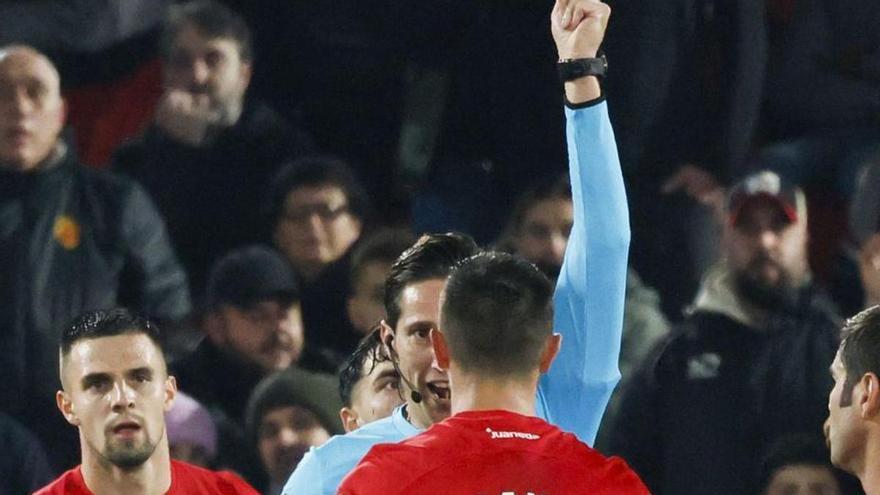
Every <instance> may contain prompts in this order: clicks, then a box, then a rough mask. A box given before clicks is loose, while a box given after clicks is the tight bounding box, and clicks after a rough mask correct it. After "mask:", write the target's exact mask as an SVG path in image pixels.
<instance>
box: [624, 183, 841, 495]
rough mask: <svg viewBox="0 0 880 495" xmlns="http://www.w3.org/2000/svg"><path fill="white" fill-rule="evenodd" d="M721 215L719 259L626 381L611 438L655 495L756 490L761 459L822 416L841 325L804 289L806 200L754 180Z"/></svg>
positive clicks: (824, 301) (807, 284)
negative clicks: (686, 311) (684, 312)
mask: <svg viewBox="0 0 880 495" xmlns="http://www.w3.org/2000/svg"><path fill="white" fill-rule="evenodd" d="M728 212H729V217H728V219H729V222H728V223H727V226H726V228H725V239H724V241H725V249H726V255H727V256H726V258H725V260H724V261H723V262H722V263H720V264H719V265H718V266H716V267H715V268H714V269H713V270H710V271H709V273H707V275H706V276H705V278H704V280H703V283H702V287H701V290H700V292H699V294H698V296H697V299H696V301H695V304H694V308H693V311H692V313H691V314H690V315H689V317H688V318H687V320H686V321H685V322H684V323H683V324H682V325H681V327H680V328H678V329H677V331H676V332H674V334H673V336H672V337H671V338H670V339H669V340H668V341H666V342H664V343H661V345H660V346H659V347H658V348H657V350H656V354H655V355H654V356H653V357H652V358H649V360H648V361H647V362H646V363H645V366H644V367H643V368H642V369H641V370H640V371H639V372H638V373H637V375H636V376H635V377H634V379H633V382H632V383H631V386H630V388H629V390H627V391H626V393H625V394H624V399H623V404H622V405H621V411H620V415H619V417H618V421H617V423H616V429H615V431H614V432H613V433H612V435H611V451H612V452H613V453H615V454H620V455H622V456H623V457H624V458H625V459H626V460H627V461H628V462H630V464H631V465H632V466H633V468H634V469H635V470H636V471H637V472H638V473H639V474H641V475H642V476H643V479H644V480H645V482H646V483H647V484H648V485H649V487H650V488H651V489H652V492H653V493H658V494H662V495H674V494H688V495H691V494H704V493H706V494H708V493H711V494H742V493H756V492H755V488H756V487H755V486H754V483H755V482H756V477H757V475H758V471H759V467H760V466H759V461H760V459H759V458H760V455H759V453H761V452H764V451H765V450H766V447H767V446H768V445H769V444H770V443H772V442H773V440H774V439H775V438H778V437H779V436H781V435H785V434H790V433H798V432H804V433H815V432H817V431H820V428H821V427H822V423H823V421H824V419H825V417H826V415H827V400H826V397H827V394H828V391H829V390H830V388H831V386H832V382H831V378H830V376H829V374H828V366H829V365H830V364H831V362H832V360H833V359H834V354H835V352H836V350H837V328H838V323H839V320H838V318H837V315H836V313H835V310H834V309H833V306H832V303H831V302H830V300H829V299H828V298H827V297H826V296H824V295H823V294H821V293H820V292H819V291H818V290H817V288H816V287H815V286H814V285H813V284H812V283H811V281H810V272H809V268H808V264H807V257H806V243H807V233H806V223H807V222H806V220H807V219H806V206H805V200H804V196H803V194H802V192H801V191H800V190H798V189H793V188H790V187H787V185H786V184H785V183H783V182H782V181H781V179H780V178H779V176H777V175H775V174H773V173H770V172H760V173H757V174H754V175H752V176H749V177H747V178H746V179H745V180H744V181H743V182H742V183H741V184H739V185H738V186H737V187H736V188H734V190H733V192H732V193H731V196H730V198H729V200H728Z"/></svg>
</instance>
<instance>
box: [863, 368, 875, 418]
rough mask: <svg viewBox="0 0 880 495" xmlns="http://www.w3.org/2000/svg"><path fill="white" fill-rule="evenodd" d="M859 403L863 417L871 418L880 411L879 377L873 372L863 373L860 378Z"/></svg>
mask: <svg viewBox="0 0 880 495" xmlns="http://www.w3.org/2000/svg"><path fill="white" fill-rule="evenodd" d="M859 385H860V387H859V388H860V389H861V393H860V394H859V405H860V406H861V409H862V417H863V418H871V417H874V416H876V415H877V413H878V412H880V379H878V378H877V375H876V374H874V373H870V372H869V373H865V374H864V375H862V379H861V380H860V384H859Z"/></svg>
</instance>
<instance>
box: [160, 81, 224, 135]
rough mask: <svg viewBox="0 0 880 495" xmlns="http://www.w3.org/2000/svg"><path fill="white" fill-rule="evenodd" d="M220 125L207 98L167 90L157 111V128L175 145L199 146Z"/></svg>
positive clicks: (217, 115) (217, 116)
mask: <svg viewBox="0 0 880 495" xmlns="http://www.w3.org/2000/svg"><path fill="white" fill-rule="evenodd" d="M219 121H220V114H219V112H218V111H217V110H216V109H214V108H213V107H212V105H211V101H210V98H209V97H208V95H202V94H193V93H189V92H186V91H181V90H176V89H172V90H168V91H167V92H166V93H165V95H163V96H162V99H161V101H160V102H159V105H158V107H157V108H156V125H157V126H159V128H160V129H162V130H163V131H164V132H165V133H166V134H168V135H169V136H170V137H171V138H172V139H174V140H175V141H180V142H182V143H185V144H188V145H190V146H200V145H201V144H202V143H204V141H205V139H206V138H207V136H208V131H209V129H210V128H211V127H212V126H213V125H215V124H217V123H218V122H219Z"/></svg>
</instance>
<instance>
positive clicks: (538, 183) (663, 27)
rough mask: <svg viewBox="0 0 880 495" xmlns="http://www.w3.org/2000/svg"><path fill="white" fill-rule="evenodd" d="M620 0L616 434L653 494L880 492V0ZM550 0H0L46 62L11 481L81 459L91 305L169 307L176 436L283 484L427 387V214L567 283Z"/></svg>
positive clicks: (8, 137)
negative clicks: (412, 383) (843, 394)
mask: <svg viewBox="0 0 880 495" xmlns="http://www.w3.org/2000/svg"><path fill="white" fill-rule="evenodd" d="M608 3H609V4H610V5H611V7H612V11H613V12H614V13H613V16H612V17H613V20H612V22H611V23H610V24H609V29H608V34H607V36H606V42H605V48H604V51H605V53H606V54H607V57H608V60H609V65H610V72H609V75H608V76H607V78H606V79H604V80H603V91H604V92H605V95H606V96H607V98H608V102H609V103H608V105H609V109H610V112H611V120H612V124H613V126H614V129H615V134H616V139H617V144H618V148H619V153H620V157H621V164H622V167H623V171H624V175H625V178H626V181H627V192H628V199H629V207H630V212H631V224H632V231H633V240H632V243H631V256H630V269H629V273H628V277H627V290H626V306H625V316H624V331H623V341H622V345H621V357H620V369H621V374H622V381H621V384H620V385H619V387H618V389H617V390H616V391H615V394H614V396H613V398H612V402H611V404H610V405H609V408H608V410H607V412H606V415H605V417H604V419H603V425H602V427H601V429H600V433H599V438H598V440H597V442H596V447H597V448H598V449H599V450H601V451H602V452H604V453H608V454H614V455H620V456H622V457H623V458H624V459H625V460H626V461H627V462H628V463H629V464H630V465H631V466H632V467H633V469H634V470H635V471H636V472H637V473H639V475H640V476H641V477H642V478H643V479H644V481H645V483H646V484H647V485H648V486H649V487H650V488H651V489H652V491H654V492H656V493H661V494H686V493H731V494H733V493H738V494H742V493H771V494H772V493H783V492H781V491H780V492H773V491H772V490H771V488H772V487H773V486H774V483H776V484H777V485H780V484H784V480H781V478H779V476H783V475H785V474H786V471H785V468H786V466H791V465H797V466H809V467H811V468H812V469H813V472H812V474H813V475H815V476H816V479H818V480H820V481H824V482H825V485H824V486H826V487H827V489H828V490H832V491H827V492H823V493H858V491H857V488H852V487H851V480H848V479H846V478H845V477H844V476H843V475H842V474H840V473H839V472H836V471H834V470H832V468H831V466H830V463H829V462H828V461H827V459H828V456H827V453H826V452H825V451H824V441H823V439H822V424H823V422H824V421H825V418H826V416H827V410H828V405H827V396H828V391H829V390H830V389H831V387H832V384H833V381H832V379H831V376H830V375H829V373H828V367H829V366H830V364H831V362H832V360H833V358H834V355H835V352H836V350H837V344H838V342H839V337H838V331H839V329H840V326H841V322H842V319H843V318H844V317H846V316H849V315H852V314H853V313H855V312H857V311H858V310H860V309H862V308H864V307H868V306H871V305H874V304H878V303H880V234H878V232H880V202H878V197H880V180H878V177H880V31H878V30H876V29H875V26H877V25H880V5H878V4H876V2H870V1H867V0H857V1H851V2H846V3H845V5H844V4H841V3H839V2H832V1H830V0H764V1H759V0H747V1H740V2H721V1H715V0H674V1H672V2H670V1H669V0H663V1H661V0H643V1H641V2H638V3H637V4H636V3H633V2H624V1H613V2H608ZM548 11H549V6H548V5H544V4H543V3H542V2H502V1H495V0H491V1H489V0H487V1H481V2H448V1H436V2H429V3H428V4H425V5H418V6H415V5H403V4H402V3H401V2H394V1H383V0H366V1H365V0H360V1H356V2H355V1H347V0H344V1H342V2H324V1H312V2H283V5H282V4H279V3H275V2H272V3H269V2H244V1H235V0H227V1H224V2H219V3H213V2H198V3H178V2H172V1H157V0H146V1H140V0H126V1H112V2H93V1H65V2H61V1H49V0H43V1H35V2H9V3H2V4H0V47H3V46H6V47H12V46H18V48H16V50H18V51H19V53H24V54H25V56H22V57H20V59H21V60H26V62H21V63H20V65H21V66H24V67H26V68H27V69H28V70H33V71H34V73H35V74H37V75H38V77H36V82H33V83H32V84H31V86H28V90H27V94H26V95H20V94H18V93H17V92H16V91H18V90H17V89H13V86H12V85H11V84H10V83H9V81H10V80H11V79H10V78H12V77H16V75H17V74H18V73H17V72H15V71H16V70H19V69H20V67H19V66H18V65H15V64H13V63H9V62H7V63H6V65H5V66H4V65H3V64H2V55H0V132H2V134H0V369H2V370H3V371H4V377H5V379H4V380H2V381H0V451H2V452H11V451H15V452H21V453H22V454H21V455H16V456H14V457H13V456H5V455H0V480H2V479H8V480H10V481H9V482H8V484H9V486H4V485H3V482H2V481H0V493H6V491H4V490H7V491H8V492H9V493H29V490H32V489H35V488H37V487H39V486H42V485H43V484H45V483H46V482H48V481H50V480H51V479H53V478H54V477H55V476H56V475H57V474H58V473H60V472H61V471H63V470H65V469H68V468H70V467H71V466H73V465H75V464H76V463H77V462H78V459H79V457H78V454H79V449H78V447H79V443H78V440H77V436H76V431H75V428H73V427H71V426H70V425H68V424H67V423H66V422H65V421H64V419H63V417H62V416H61V415H60V414H59V413H58V411H57V409H56V407H55V403H54V402H55V399H54V397H55V391H56V390H57V389H58V388H59V381H58V376H57V372H58V364H57V355H58V354H57V353H58V347H57V346H58V331H59V329H60V328H61V326H62V325H64V324H65V323H67V322H68V321H69V320H70V319H72V318H74V317H75V316H76V315H78V314H79V313H81V312H82V311H84V310H87V309H94V308H100V307H109V306H113V305H127V306H129V307H131V308H133V309H135V310H137V311H140V312H143V313H145V314H148V315H149V316H151V317H153V318H156V319H158V320H159V321H160V322H161V324H162V328H163V330H164V337H165V339H166V342H165V344H166V352H167V353H168V356H169V358H170V362H171V368H172V371H173V374H174V375H175V376H176V377H177V380H178V383H179V386H180V390H181V391H182V392H183V394H182V396H181V397H178V399H177V401H176V403H175V406H174V409H172V410H171V411H170V412H169V413H168V417H167V422H168V436H169V440H170V443H171V448H172V453H173V455H174V456H176V457H177V458H180V459H187V460H189V461H191V462H195V463H198V464H201V465H205V466H210V467H212V468H226V469H232V470H234V471H236V472H238V473H240V474H242V475H243V476H244V477H245V478H246V479H247V480H248V481H250V482H251V483H252V484H253V485H254V486H257V487H258V488H260V489H261V490H263V491H264V492H265V493H272V494H276V493H280V491H281V488H282V486H283V484H284V482H285V481H286V480H287V478H288V477H289V476H290V473H291V472H292V471H293V469H294V468H295V466H296V463H297V462H298V461H299V459H301V458H302V456H303V454H304V453H305V451H306V450H308V448H310V447H312V446H318V445H321V444H322V443H323V442H325V441H326V440H327V439H328V438H329V437H330V436H331V435H334V434H337V433H342V432H345V431H351V430H353V429H355V428H357V427H359V426H362V425H363V424H365V423H367V422H369V421H371V420H373V419H378V418H380V417H383V416H387V415H388V414H389V413H390V411H391V409H393V408H394V407H395V406H397V405H398V404H400V403H401V401H402V399H401V397H400V395H399V394H398V393H397V381H396V380H397V378H396V370H395V369H394V367H393V366H392V365H391V363H389V362H387V361H383V360H382V359H379V358H377V356H378V355H379V354H381V344H380V343H379V342H378V340H377V337H376V333H375V332H374V327H375V325H376V323H377V322H378V321H379V320H381V319H382V318H384V317H385V314H384V297H385V290H384V281H385V276H386V274H387V273H388V271H389V269H390V267H391V265H392V263H393V262H394V260H396V259H397V258H398V256H399V255H400V254H401V253H403V252H404V251H405V250H406V249H407V248H408V247H409V246H411V245H412V244H413V243H414V242H415V241H416V239H417V238H418V234H421V233H424V232H446V231H459V232H464V233H467V234H469V235H471V236H472V237H473V238H475V239H476V240H477V241H478V242H479V243H480V244H481V245H484V246H487V247H494V248H496V249H499V250H505V251H508V252H512V253H515V254H518V255H520V256H522V257H524V258H526V259H527V260H529V261H531V262H533V263H535V264H536V265H537V266H538V267H539V268H541V270H542V271H543V272H544V273H545V274H547V275H548V276H549V277H551V279H553V278H555V277H556V276H557V275H558V273H559V269H560V267H561V265H562V260H563V256H564V255H565V250H566V244H567V239H568V235H569V232H570V230H571V227H572V223H573V215H574V213H573V208H572V193H571V189H570V186H569V181H568V176H567V175H566V174H565V170H566V154H565V134H564V119H563V114H562V108H563V107H562V96H561V90H560V83H559V81H558V79H557V77H556V74H555V68H554V65H553V61H554V58H553V53H554V49H553V44H552V40H551V38H550V36H549V33H548V29H547V25H548V19H547V12H548ZM19 45H28V46H30V47H33V48H32V49H30V48H22V47H21V46H19ZM33 50H38V51H39V52H42V53H44V54H46V56H47V57H48V58H47V59H43V58H42V56H41V55H39V53H37V52H36V51H33ZM50 61H51V62H50ZM56 68H57V72H56ZM59 81H60V85H61V88H62V95H63V97H64V100H63V102H62V100H61V99H60V98H53V97H52V95H51V88H52V86H53V85H56V87H57V85H58V84H59ZM23 116H26V117H27V119H31V120H32V121H33V122H36V124H35V125H33V126H31V124H30V123H27V124H22V123H20V122H24V121H25V117H23ZM32 116H33V117H32ZM31 120H28V121H27V122H31ZM595 215H602V212H601V211H597V212H595ZM588 221H589V220H588ZM591 261H593V262H599V263H601V260H591ZM25 468H26V469H25ZM6 473H16V476H17V478H15V479H18V480H20V483H21V484H19V485H15V484H12V483H13V482H14V481H13V477H12V475H11V474H10V475H9V477H6ZM788 474H790V473H788ZM799 475H800V474H799ZM783 477H784V476H783ZM795 477H797V476H795ZM777 489H778V488H777ZM853 490H856V491H853Z"/></svg>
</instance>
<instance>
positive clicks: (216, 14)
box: [113, 0, 312, 296]
mask: <svg viewBox="0 0 880 495" xmlns="http://www.w3.org/2000/svg"><path fill="white" fill-rule="evenodd" d="M251 38H252V36H251V32H250V30H249V29H248V26H247V25H246V24H245V21H244V19H242V18H241V17H240V16H239V15H237V14H236V13H235V12H233V11H232V10H230V9H229V8H227V7H225V6H224V5H223V4H221V3H218V2H216V1H213V0H204V1H201V0H200V1H195V2H188V3H185V4H182V5H179V6H175V7H174V8H172V9H171V11H170V15H169V17H168V21H167V23H166V25H165V27H164V32H163V33H162V43H161V55H162V74H163V78H164V80H163V85H164V89H165V92H164V94H163V95H162V98H161V100H160V101H159V105H158V107H157V108H156V112H155V118H154V122H153V124H152V125H151V126H150V127H149V128H148V129H147V130H146V131H145V132H144V135H143V136H142V137H141V138H140V139H139V140H137V141H135V142H132V143H130V144H128V145H125V146H123V147H121V148H120V150H119V151H118V152H117V154H116V156H115V157H114V160H113V167H114V168H115V169H116V170H118V171H120V172H122V173H125V174H127V175H130V176H131V177H134V178H135V179H137V181H138V182H140V183H141V184H142V185H143V186H144V187H145V188H146V189H147V191H148V192H149V193H150V195H151V196H152V197H153V199H154V200H155V202H156V205H157V206H158V207H159V211H160V213H161V214H162V217H163V218H164V219H165V221H166V222H167V223H168V230H169V232H170V234H171V239H172V241H173V242H174V247H175V248H176V250H177V253H178V254H179V255H180V259H181V263H182V264H183V265H184V267H185V268H186V270H187V273H188V274H189V276H190V282H191V284H190V286H191V287H192V290H193V291H194V294H195V295H196V296H199V295H201V293H202V290H203V289H204V284H205V279H206V276H207V273H208V269H209V267H210V266H211V265H212V263H213V262H214V261H216V260H217V259H218V258H219V257H220V256H222V254H223V253H225V252H227V251H229V250H230V249H232V248H235V247H238V246H241V245H244V244H249V243H252V242H257V241H259V240H260V234H261V232H260V229H259V228H256V227H257V226H258V225H260V222H261V220H262V219H261V216H260V211H261V209H260V206H261V203H262V198H263V195H264V194H265V188H266V187H267V186H268V184H269V182H270V180H271V178H272V176H273V175H274V174H275V172H276V170H277V169H278V166H279V165H280V164H281V163H283V162H284V160H285V159H287V158H291V159H292V158H295V157H299V156H302V155H303V154H306V153H309V152H311V150H312V142H311V138H310V137H308V136H306V135H305V133H304V132H302V131H299V130H297V129H295V128H293V127H292V126H291V125H290V124H289V123H288V122H286V121H285V120H283V119H282V118H281V117H280V116H279V115H278V114H277V113H276V112H275V111H274V110H272V109H271V108H269V107H268V106H266V105H265V104H264V103H262V102H260V101H258V100H257V99H254V98H248V97H247V96H246V95H247V89H248V87H249V85H250V80H251V72H252V67H253V50H252V39H251Z"/></svg>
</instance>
